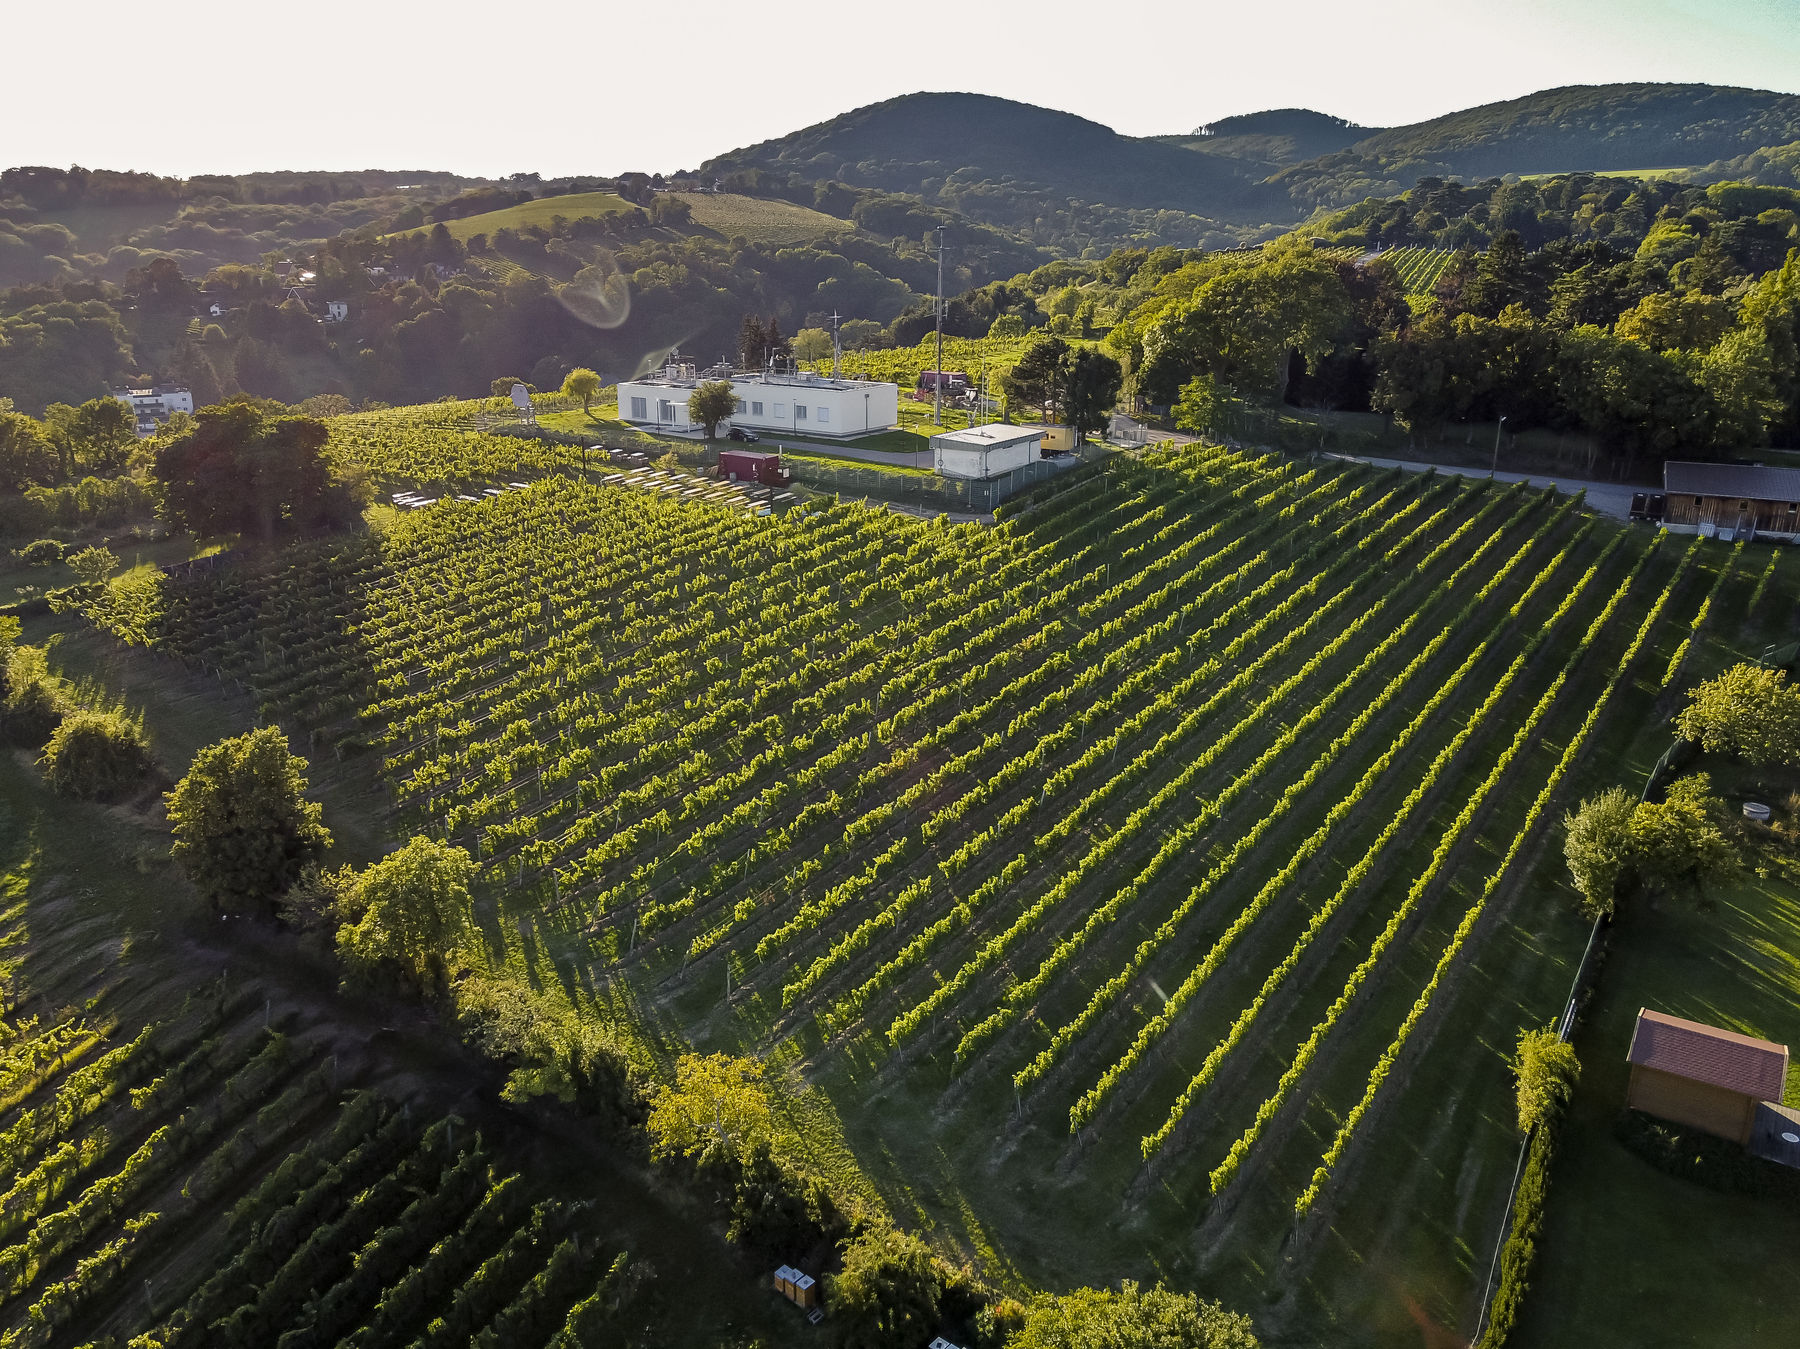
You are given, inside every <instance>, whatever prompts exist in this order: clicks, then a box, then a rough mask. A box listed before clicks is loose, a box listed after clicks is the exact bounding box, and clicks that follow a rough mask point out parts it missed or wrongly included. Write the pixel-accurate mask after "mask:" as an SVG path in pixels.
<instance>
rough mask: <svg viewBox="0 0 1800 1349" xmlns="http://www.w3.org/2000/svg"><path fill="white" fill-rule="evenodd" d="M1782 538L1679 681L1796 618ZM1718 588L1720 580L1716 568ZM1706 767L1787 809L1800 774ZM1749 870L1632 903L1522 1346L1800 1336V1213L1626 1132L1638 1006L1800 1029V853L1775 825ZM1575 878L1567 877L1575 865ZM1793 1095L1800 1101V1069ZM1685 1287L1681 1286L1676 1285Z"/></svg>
mask: <svg viewBox="0 0 1800 1349" xmlns="http://www.w3.org/2000/svg"><path fill="white" fill-rule="evenodd" d="M1769 556H1770V554H1769V550H1768V549H1766V548H1755V547H1753V548H1748V549H1745V550H1744V551H1743V553H1741V554H1740V555H1738V558H1737V561H1736V565H1735V566H1734V569H1733V573H1732V577H1731V579H1730V580H1728V581H1727V582H1726V584H1725V585H1724V587H1723V588H1722V589H1721V590H1720V592H1719V596H1718V599H1717V601H1716V603H1715V606H1714V616H1713V619H1712V620H1711V623H1710V625H1709V627H1708V628H1707V629H1706V630H1705V632H1704V633H1703V634H1702V637H1701V639H1700V640H1698V641H1696V642H1695V644H1694V649H1693V651H1692V652H1691V653H1690V655H1689V657H1688V660H1687V663H1686V664H1685V666H1684V667H1683V669H1682V672H1681V674H1680V676H1679V677H1678V678H1677V680H1676V681H1675V683H1676V687H1677V688H1678V689H1681V688H1688V687H1691V686H1692V685H1693V684H1694V683H1696V682H1698V681H1700V680H1703V679H1707V678H1710V677H1712V676H1713V675H1714V674H1716V673H1718V672H1719V670H1721V669H1723V668H1724V667H1725V666H1727V665H1729V664H1732V663H1734V662H1736V661H1740V660H1746V659H1749V658H1750V657H1752V656H1754V655H1755V654H1757V653H1758V652H1759V651H1760V650H1761V649H1762V647H1763V646H1764V645H1765V644H1767V643H1770V642H1773V641H1776V640H1779V639H1780V638H1781V637H1782V636H1783V635H1784V634H1785V631H1786V628H1787V620H1788V615H1789V612H1790V610H1791V601H1789V600H1788V599H1787V598H1786V597H1787V596H1789V595H1791V594H1792V584H1793V580H1794V575H1795V572H1794V567H1795V566H1796V563H1795V561H1794V559H1793V558H1792V557H1790V556H1789V555H1788V554H1787V553H1785V552H1783V553H1782V554H1780V556H1779V558H1778V560H1777V570H1776V572H1775V574H1774V576H1773V577H1772V579H1771V584H1770V586H1769V588H1768V590H1767V592H1766V593H1765V595H1764V597H1763V600H1762V601H1761V603H1760V605H1759V607H1758V610H1757V611H1756V612H1755V613H1754V614H1748V613H1746V605H1747V602H1748V599H1749V597H1750V593H1751V591H1752V590H1753V588H1754V586H1755V583H1756V580H1757V578H1758V577H1760V576H1761V575H1762V573H1763V570H1764V568H1765V567H1766V566H1767V564H1768V559H1769ZM1705 579H1706V583H1707V584H1710V576H1708V577H1707V578H1705ZM1678 705H1679V702H1678V698H1677V697H1676V696H1674V695H1671V694H1668V693H1665V694H1664V695H1663V697H1662V699H1661V700H1660V701H1659V703H1658V707H1657V711H1656V715H1653V716H1650V717H1646V718H1644V720H1643V722H1642V723H1641V725H1640V726H1639V727H1638V730H1637V734H1636V735H1635V736H1634V737H1633V739H1632V741H1631V745H1630V749H1629V752H1628V753H1627V754H1625V755H1623V756H1622V757H1621V758H1620V759H1619V760H1618V761H1617V762H1618V764H1619V771H1618V773H1617V779H1618V780H1619V781H1621V782H1623V783H1625V784H1626V785H1628V786H1630V787H1632V788H1634V789H1635V788H1636V787H1637V786H1638V785H1639V784H1640V783H1641V782H1642V780H1643V771H1644V769H1645V768H1646V767H1647V766H1648V764H1649V763H1650V762H1652V761H1654V759H1655V757H1656V756H1657V755H1659V754H1660V753H1661V752H1662V750H1663V749H1664V748H1666V746H1667V744H1668V739H1669V735H1670V732H1669V729H1668V723H1667V720H1666V718H1667V716H1668V715H1669V714H1670V713H1672V712H1673V711H1674V710H1675V708H1676V707H1677V706H1678ZM1698 767H1699V768H1700V769H1701V770H1704V771H1707V772H1709V773H1711V775H1712V777H1713V781H1714V785H1715V787H1716V788H1717V789H1718V790H1719V791H1720V792H1721V794H1723V795H1724V796H1725V798H1726V800H1727V801H1728V802H1731V803H1733V804H1735V803H1736V802H1738V801H1740V800H1742V799H1744V798H1745V797H1747V796H1754V797H1756V798H1757V799H1762V800H1767V801H1769V802H1770V803H1771V804H1774V805H1776V806H1777V807H1778V808H1779V806H1780V803H1781V801H1782V800H1783V798H1784V797H1785V796H1786V794H1787V792H1789V791H1791V790H1794V789H1796V788H1800V773H1793V772H1791V771H1789V772H1785V773H1777V772H1770V771H1768V770H1754V769H1748V768H1746V767H1745V766H1743V765H1741V764H1736V763H1733V762H1730V761H1725V760H1719V759H1714V758H1711V757H1710V756H1709V757H1708V758H1707V759H1706V760H1703V761H1702V762H1701V763H1700V764H1699V765H1698ZM1752 837H1753V838H1757V839H1761V840H1763V842H1760V843H1755V844H1752V845H1751V848H1750V854H1749V856H1748V859H1747V860H1748V863H1749V865H1748V867H1747V870H1746V872H1745V873H1744V874H1743V875H1742V877H1741V878H1740V879H1739V880H1738V881H1736V882H1735V883H1731V884H1728V885H1723V886H1716V887H1713V888H1711V889H1709V890H1708V891H1707V892H1706V893H1705V894H1704V895H1700V896H1694V895H1688V896H1681V897H1665V898H1659V899H1657V900H1655V901H1653V902H1649V903H1645V904H1641V905H1638V906H1636V907H1633V908H1631V909H1629V910H1627V911H1625V912H1623V913H1622V914H1621V915H1620V917H1619V919H1618V921H1617V922H1616V923H1615V924H1614V927H1613V936H1612V946H1611V950H1610V953H1609V955H1608V957H1607V962H1606V966H1605V969H1604V971H1603V973H1602V975H1601V978H1600V986H1599V991H1598V994H1597V995H1596V998H1595V1001H1594V1003H1593V1004H1592V1006H1591V1007H1590V1010H1589V1012H1588V1015H1587V1018H1586V1020H1585V1021H1584V1022H1583V1024H1582V1026H1581V1028H1580V1029H1579V1030H1578V1032H1577V1035H1576V1039H1575V1047H1576V1050H1577V1051H1578V1052H1579V1053H1580V1055H1581V1060H1582V1079H1581V1086H1580V1088H1579V1090H1578V1091H1577V1093H1576V1097H1575V1103H1574V1106H1573V1108H1572V1110H1571V1113H1570V1117H1569V1121H1568V1124H1567V1126H1566V1127H1565V1131H1564V1136H1563V1140H1562V1143H1561V1148H1560V1151H1559V1154H1558V1156H1557V1159H1556V1163H1555V1169H1554V1171H1553V1173H1552V1177H1551V1184H1550V1198H1549V1218H1548V1223H1547V1228H1546V1235H1545V1239H1544V1241H1543V1243H1542V1245H1541V1247H1540V1253H1539V1257H1538V1265H1537V1269H1536V1273H1535V1274H1534V1276H1533V1281H1532V1282H1533V1287H1532V1289H1531V1292H1530V1294H1529V1295H1528V1296H1527V1298H1526V1304H1525V1314H1524V1316H1523V1318H1522V1320H1521V1322H1520V1325H1519V1328H1518V1331H1517V1332H1516V1334H1515V1341H1514V1342H1515V1343H1519V1344H1532V1345H1544V1346H1565V1345H1566V1346H1571V1347H1572V1346H1577V1345H1591V1344H1630V1345H1633V1346H1637V1347H1639V1349H1651V1347H1653V1346H1663V1345H1668V1346H1674V1345H1693V1344H1709V1345H1710V1344H1720V1345H1724V1344H1792V1343H1800V1297H1797V1296H1796V1293H1795V1288H1794V1286H1793V1284H1792V1282H1791V1281H1782V1280H1778V1279H1771V1278H1770V1277H1769V1276H1770V1274H1771V1272H1772V1271H1773V1268H1774V1262H1777V1261H1779V1260H1781V1259H1783V1258H1785V1257H1783V1256H1782V1255H1781V1254H1779V1253H1781V1252H1792V1251H1794V1250H1795V1249H1800V1211H1796V1210H1795V1209H1793V1208H1792V1207H1791V1206H1784V1203H1783V1201H1781V1200H1779V1199H1770V1198H1747V1197H1743V1196H1735V1195H1727V1194H1721V1193H1718V1192H1715V1191H1713V1190H1710V1189H1707V1188H1704V1187H1703V1186H1701V1185H1699V1184H1697V1183H1695V1182H1692V1181H1689V1180H1686V1179H1682V1178H1678V1177H1675V1176H1670V1175H1667V1174H1665V1173H1664V1172H1662V1171H1659V1170H1657V1169H1656V1168H1654V1167H1652V1166H1651V1165H1650V1164H1649V1163H1647V1162H1645V1161H1643V1160H1641V1159H1639V1158H1638V1157H1637V1156H1636V1155H1634V1154H1633V1153H1631V1152H1629V1151H1627V1150H1626V1149H1625V1148H1624V1147H1623V1146H1622V1145H1621V1144H1620V1143H1619V1142H1618V1141H1617V1140H1616V1139H1615V1138H1614V1136H1613V1126H1614V1122H1615V1120H1616V1119H1617V1118H1618V1116H1619V1112H1620V1110H1621V1109H1622V1106H1623V1102H1624V1099H1625V1088H1626V1082H1627V1077H1628V1071H1627V1066H1626V1063H1625V1054H1626V1051H1627V1049H1628V1048H1629V1047H1630V1043H1631V1032H1632V1026H1633V1024H1634V1022H1635V1020H1636V1017H1637V1013H1638V1009H1639V1008H1641V1007H1650V1008H1653V1009H1656V1010H1658V1011H1664V1012H1669V1013H1672V1014H1673V1015H1676V1016H1683V1017H1689V1018H1691V1019H1693V1020H1697V1021H1704V1022H1708V1023H1711V1024H1715V1025H1722V1026H1725V1027H1727V1028H1729V1029H1732V1030H1737V1031H1741V1032H1743V1033H1746V1034H1751V1035H1759V1036H1763V1037H1765V1038H1768V1039H1773V1040H1776V1041H1778V1042H1781V1043H1785V1044H1790V1045H1791V1044H1795V1043H1797V1042H1800V856H1797V855H1796V852H1795V850H1794V848H1793V846H1792V845H1784V844H1782V843H1780V842H1779V841H1777V840H1775V839H1774V838H1773V836H1772V835H1769V834H1762V833H1759V834H1757V835H1755V836H1752ZM1558 880H1559V883H1560V880H1561V878H1560V877H1559V878H1558ZM1787 1102H1788V1104H1790V1105H1794V1104H1800V1077H1796V1076H1795V1075H1793V1074H1790V1076H1789V1082H1788V1091H1787ZM1677 1288H1678V1289H1680V1290H1681V1295H1680V1296H1679V1297H1672V1296H1663V1295H1661V1294H1662V1293H1663V1292H1664V1290H1669V1289H1677Z"/></svg>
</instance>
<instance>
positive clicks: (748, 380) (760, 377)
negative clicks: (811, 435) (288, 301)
mask: <svg viewBox="0 0 1800 1349" xmlns="http://www.w3.org/2000/svg"><path fill="white" fill-rule="evenodd" d="M719 379H728V380H730V381H731V382H732V383H733V384H766V385H769V386H771V387H774V388H787V389H840V390H843V389H879V388H889V389H897V388H898V387H899V386H898V385H896V384H894V383H892V382H891V381H888V380H879V379H833V378H832V377H831V376H830V375H815V374H813V373H812V372H811V371H808V370H802V371H800V372H799V373H798V374H792V375H790V374H787V373H785V372H778V371H772V370H749V371H743V372H741V373H737V374H731V375H706V374H693V375H670V374H667V373H665V372H663V371H661V370H658V371H656V372H655V373H653V374H649V375H640V376H638V378H636V379H622V380H620V381H619V383H620V384H633V385H636V386H638V387H639V388H647V389H697V388H699V387H700V386H701V385H702V384H710V383H711V382H712V381H714V380H719Z"/></svg>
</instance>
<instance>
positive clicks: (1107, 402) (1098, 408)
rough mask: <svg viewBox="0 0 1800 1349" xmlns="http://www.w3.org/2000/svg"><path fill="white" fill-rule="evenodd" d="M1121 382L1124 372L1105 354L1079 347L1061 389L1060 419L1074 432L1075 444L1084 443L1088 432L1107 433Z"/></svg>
mask: <svg viewBox="0 0 1800 1349" xmlns="http://www.w3.org/2000/svg"><path fill="white" fill-rule="evenodd" d="M1124 382H1125V372H1124V371H1123V370H1121V369H1120V368H1119V363H1118V362H1117V361H1115V360H1114V359H1113V358H1112V357H1111V356H1108V355H1107V354H1106V353H1105V352H1102V351H1096V350H1094V349H1093V348H1092V347H1081V348H1079V349H1078V350H1077V351H1076V352H1075V354H1074V356H1073V357H1072V358H1071V359H1070V361H1069V374H1068V380H1067V383H1066V384H1065V385H1064V388H1063V415H1064V416H1065V417H1067V418H1068V421H1069V425H1071V426H1073V427H1074V428H1075V438H1076V439H1077V440H1085V439H1086V438H1087V436H1088V433H1089V432H1091V431H1103V430H1105V429H1106V423H1107V419H1108V418H1109V417H1110V416H1111V415H1112V410H1113V409H1114V408H1115V407H1117V406H1118V403H1119V388H1120V386H1121V385H1123V384H1124Z"/></svg>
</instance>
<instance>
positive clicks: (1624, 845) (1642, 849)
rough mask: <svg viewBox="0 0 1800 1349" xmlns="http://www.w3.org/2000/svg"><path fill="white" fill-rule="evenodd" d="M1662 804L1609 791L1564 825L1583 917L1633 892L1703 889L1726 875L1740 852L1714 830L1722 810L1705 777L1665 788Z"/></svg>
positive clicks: (1566, 850) (1565, 850)
mask: <svg viewBox="0 0 1800 1349" xmlns="http://www.w3.org/2000/svg"><path fill="white" fill-rule="evenodd" d="M1662 795H1663V799H1662V800H1660V801H1636V800H1633V798H1632V797H1631V794H1630V793H1629V792H1627V791H1625V789H1624V788H1622V787H1613V788H1609V789H1608V790H1606V791H1604V792H1602V793H1600V795H1598V796H1595V797H1591V798H1589V799H1588V800H1586V801H1583V802H1582V803H1581V806H1580V808H1579V809H1578V810H1576V811H1574V812H1573V813H1572V814H1569V815H1567V816H1565V817H1564V819H1563V828H1564V829H1565V831H1566V835H1565V838H1564V840H1563V856H1564V858H1565V859H1566V860H1567V862H1568V864H1569V874H1570V876H1571V878H1572V879H1573V880H1574V882H1575V889H1576V891H1577V892H1578V893H1579V894H1580V895H1581V909H1582V913H1583V914H1584V916H1586V917H1588V918H1590V919H1591V918H1597V917H1600V916H1601V915H1603V914H1610V913H1612V912H1613V908H1614V905H1615V904H1616V903H1617V901H1618V900H1619V899H1620V898H1622V897H1625V896H1627V895H1629V894H1631V893H1633V892H1634V891H1637V890H1640V889H1645V890H1667V889H1671V888H1677V887H1681V886H1691V885H1701V884H1704V883H1705V882H1707V881H1710V880H1716V879H1718V878H1719V877H1721V876H1725V875H1728V874H1730V872H1731V871H1732V870H1733V869H1734V867H1735V866H1736V864H1737V853H1736V850H1735V849H1734V848H1733V847H1732V845H1731V842H1730V840H1729V839H1727V838H1726V837H1725V834H1724V832H1723V831H1722V830H1721V829H1720V827H1719V819H1720V818H1721V817H1722V816H1723V814H1724V803H1723V802H1722V801H1720V800H1719V799H1718V798H1717V797H1716V796H1714V795H1713V794H1712V784H1711V783H1710V781H1709V780H1708V779H1707V776H1706V775H1705V774H1704V773H1694V774H1689V775H1688V776H1687V777H1682V778H1677V779H1676V780H1675V781H1674V782H1672V783H1670V784H1669V786H1668V788H1667V789H1666V791H1665V792H1664V793H1663V794H1662Z"/></svg>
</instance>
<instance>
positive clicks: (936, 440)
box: [931, 422, 1044, 450]
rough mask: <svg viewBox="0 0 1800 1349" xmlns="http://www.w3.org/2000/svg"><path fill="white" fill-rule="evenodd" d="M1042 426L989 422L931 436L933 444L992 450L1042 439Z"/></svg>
mask: <svg viewBox="0 0 1800 1349" xmlns="http://www.w3.org/2000/svg"><path fill="white" fill-rule="evenodd" d="M1043 438H1044V428H1043V427H1041V426H1014V425H1013V424H1012V423H1011V422H989V423H988V424H987V425H986V426H971V427H970V428H969V429H968V430H966V431H941V432H939V433H938V434H937V435H935V436H933V437H932V438H931V443H932V444H933V445H948V446H949V447H951V448H952V449H957V450H991V449H996V448H998V447H999V446H1001V445H1017V444H1018V443H1019V442H1020V441H1024V440H1042V439H1043Z"/></svg>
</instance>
